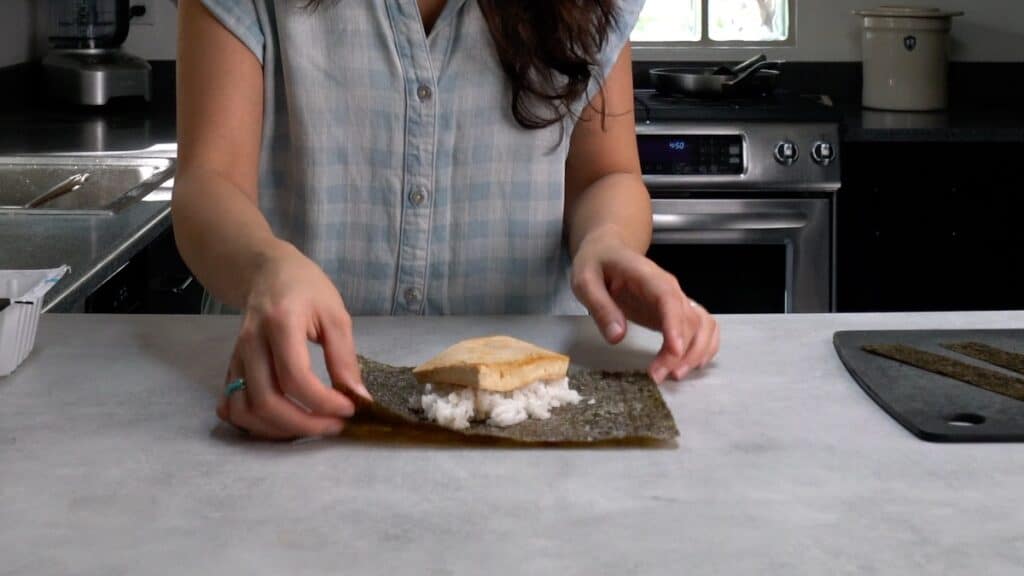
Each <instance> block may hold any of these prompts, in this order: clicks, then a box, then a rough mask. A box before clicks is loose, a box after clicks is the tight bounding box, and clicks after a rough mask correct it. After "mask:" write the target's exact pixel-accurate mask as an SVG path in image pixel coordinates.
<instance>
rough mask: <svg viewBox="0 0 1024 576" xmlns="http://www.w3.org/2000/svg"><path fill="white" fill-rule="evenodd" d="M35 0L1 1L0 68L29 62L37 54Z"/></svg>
mask: <svg viewBox="0 0 1024 576" xmlns="http://www.w3.org/2000/svg"><path fill="white" fill-rule="evenodd" d="M33 4H35V2H33V0H2V2H0V68H3V67H5V66H11V65H14V64H20V63H22V62H28V61H29V60H32V59H33V57H34V56H35V54H36V53H35V46H34V45H33V42H34V40H35V39H34V37H33V34H32V31H33V29H34V28H35V11H34V9H33Z"/></svg>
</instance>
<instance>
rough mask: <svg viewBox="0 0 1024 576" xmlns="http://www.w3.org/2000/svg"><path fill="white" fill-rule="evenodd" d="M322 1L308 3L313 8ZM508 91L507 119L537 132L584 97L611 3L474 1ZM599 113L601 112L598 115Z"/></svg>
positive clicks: (612, 16)
mask: <svg viewBox="0 0 1024 576" xmlns="http://www.w3.org/2000/svg"><path fill="white" fill-rule="evenodd" d="M324 1H325V0H309V2H308V3H307V7H309V8H313V9H315V8H316V7H318V6H319V5H320V4H322V3H323V2H324ZM476 2H477V3H478V4H479V5H480V11H481V12H483V15H484V19H485V20H486V21H487V27H488V28H489V29H490V31H491V37H492V38H493V39H494V45H495V47H496V48H497V52H498V60H499V61H500V62H501V67H502V70H504V72H505V76H506V77H507V78H508V81H509V84H510V86H511V88H512V103H511V106H512V115H513V116H514V117H515V119H516V122H518V123H519V125H520V126H522V127H524V128H527V129H530V130H537V129H541V128H547V127H549V126H552V125H554V124H558V123H559V122H561V121H562V120H563V119H565V117H566V116H568V115H569V114H570V113H572V106H573V104H575V103H576V102H577V101H578V100H579V99H580V98H582V97H584V96H585V95H586V91H587V88H588V86H590V83H591V81H592V80H593V79H594V75H595V72H596V70H597V65H598V55H599V54H600V53H601V50H602V49H603V48H604V47H605V44H606V43H607V42H608V35H609V33H610V31H611V29H612V27H613V26H615V24H616V21H617V17H618V13H617V11H616V0H476ZM602 113H603V111H602Z"/></svg>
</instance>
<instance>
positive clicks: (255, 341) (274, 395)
mask: <svg viewBox="0 0 1024 576" xmlns="http://www.w3.org/2000/svg"><path fill="white" fill-rule="evenodd" d="M240 350H241V356H242V364H243V371H244V374H245V382H246V388H245V390H244V391H240V392H236V393H235V394H233V395H232V401H234V396H238V395H241V394H242V393H243V392H244V394H245V399H246V402H245V403H244V404H242V405H241V406H240V408H241V409H242V412H241V413H236V412H235V409H236V404H235V403H233V402H229V409H230V412H231V421H232V422H233V423H234V424H236V425H238V426H241V427H242V428H245V429H247V430H249V431H250V432H252V433H254V434H258V435H261V436H263V435H265V436H267V437H271V438H298V437H303V436H333V435H337V434H339V433H341V430H342V428H344V425H345V422H344V420H342V419H341V418H340V417H338V416H326V415H319V414H313V413H310V412H306V411H305V410H303V409H302V408H299V407H298V406H297V405H296V404H295V403H294V402H292V401H291V400H289V399H288V398H287V397H285V396H284V394H283V393H282V391H281V390H279V389H278V388H277V386H275V385H274V369H273V366H272V360H271V358H272V356H271V351H270V348H269V346H268V345H267V344H266V343H265V342H264V341H263V340H262V339H260V338H256V337H243V341H242V343H241V344H240ZM321 386H322V385H321ZM325 390H326V389H325ZM300 401H301V400H300ZM253 423H256V424H257V425H258V426H255V427H254V426H253ZM268 431H269V433H268V434H265V432H268Z"/></svg>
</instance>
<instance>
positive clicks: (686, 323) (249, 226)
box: [173, 0, 718, 438]
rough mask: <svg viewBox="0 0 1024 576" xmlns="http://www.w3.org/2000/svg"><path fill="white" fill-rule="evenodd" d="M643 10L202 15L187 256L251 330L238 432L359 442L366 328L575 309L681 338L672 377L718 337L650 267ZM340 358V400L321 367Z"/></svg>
mask: <svg viewBox="0 0 1024 576" xmlns="http://www.w3.org/2000/svg"><path fill="white" fill-rule="evenodd" d="M642 4H643V2H642V0H589V1H587V2H579V1H578V0H545V1H544V2H535V1H531V0H359V1H355V0H319V1H317V0H314V1H313V2H309V3H307V1H306V0H301V1H300V0H294V1H292V0H276V1H274V0H182V1H181V2H180V6H179V8H180V10H179V14H180V16H179V17H180V26H179V35H180V36H179V57H178V70H179V81H178V87H179V88H178V89H179V99H178V106H179V134H178V138H179V166H180V168H179V171H178V176H177V179H176V187H175V194H174V200H173V217H174V226H175V230H176V235H177V238H178V243H179V247H180V249H181V252H182V254H183V256H184V257H185V259H186V261H187V262H188V263H189V265H190V267H191V268H192V269H193V271H194V272H195V273H196V275H197V276H198V277H199V279H200V280H201V281H202V282H203V284H204V285H205V286H206V287H207V289H208V290H209V292H210V296H211V299H210V303H209V306H208V308H209V309H210V310H216V309H218V308H222V307H225V306H226V307H231V308H234V309H238V310H240V311H241V312H242V313H243V314H244V321H243V326H242V329H241V332H240V334H239V337H238V341H237V345H236V348H235V352H234V354H233V356H232V358H231V361H230V367H229V379H230V380H235V379H238V378H244V385H242V386H236V387H235V388H233V390H235V389H238V390H237V392H236V393H233V394H231V395H230V396H226V397H225V399H224V400H223V401H222V402H221V404H220V405H219V406H218V410H217V411H218V414H219V415H220V417H221V418H223V419H224V420H226V421H229V422H231V423H232V424H234V425H236V426H238V427H240V428H243V429H245V430H247V431H249V432H250V433H252V434H254V435H257V436H260V437H266V438H294V437H300V436H314V435H330V434H337V433H339V432H340V431H341V430H342V428H343V426H344V423H345V419H346V418H348V417H349V416H351V415H352V414H353V412H354V410H355V407H354V404H353V402H352V397H353V395H362V396H366V395H367V392H366V389H365V388H364V387H363V385H362V382H361V378H360V374H359V369H358V365H357V362H356V358H355V347H354V343H353V337H352V330H351V316H352V315H369V314H395V315H398V314H417V315H418V314H496V313H505V314H530V313H532V314H537V313H545V314H572V313H584V312H586V311H589V312H590V314H591V315H592V316H593V318H594V321H595V322H596V323H597V326H598V328H599V329H600V330H601V332H602V334H603V335H604V337H605V338H606V339H607V340H608V342H610V343H613V344H614V343H617V342H619V341H621V340H622V338H623V337H624V336H625V334H626V329H627V321H632V322H635V323H637V324H640V325H643V326H646V327H649V328H651V329H654V330H658V331H660V332H661V333H662V334H663V336H664V344H663V346H662V348H661V350H660V351H659V352H658V354H657V355H656V356H655V358H653V359H652V361H651V364H650V374H651V376H652V378H654V380H656V381H658V382H661V381H662V380H665V379H666V378H673V379H680V378H683V377H684V376H685V375H686V374H687V373H688V372H690V371H691V370H694V369H697V368H700V367H703V366H704V365H705V364H706V363H707V362H709V361H710V359H711V358H712V357H713V356H714V355H715V353H716V352H717V350H718V326H717V323H716V322H715V320H714V319H713V318H712V317H711V316H710V315H709V314H708V313H707V311H706V310H705V309H704V308H703V307H701V306H700V305H699V304H697V303H695V302H693V301H691V300H690V299H689V298H687V297H686V295H685V294H684V293H683V291H682V289H681V288H680V286H679V284H678V282H677V281H676V279H675V278H674V277H673V276H672V275H670V274H668V273H667V272H665V271H664V270H662V269H660V268H659V267H658V266H656V265H655V264H654V263H653V262H651V261H650V260H649V259H647V258H646V257H645V253H646V251H647V248H648V245H649V243H650V240H651V204H650V198H649V195H648V193H647V190H646V188H645V187H644V185H643V182H642V180H641V176H640V164H639V159H638V155H637V149H636V135H635V132H634V117H633V114H632V96H633V94H632V71H631V60H630V48H629V44H628V37H629V32H630V30H631V29H632V27H633V24H634V23H635V22H636V18H637V16H638V14H639V11H640V9H641V7H642ZM307 340H312V341H316V342H318V343H319V344H320V345H321V346H322V348H323V352H324V356H325V360H326V364H327V368H328V372H329V373H330V376H331V379H332V381H333V383H334V384H335V388H329V387H326V386H324V384H323V383H322V382H320V381H319V379H318V378H317V377H316V375H315V374H313V372H312V370H311V369H310V358H309V355H308V352H307V347H306V343H307Z"/></svg>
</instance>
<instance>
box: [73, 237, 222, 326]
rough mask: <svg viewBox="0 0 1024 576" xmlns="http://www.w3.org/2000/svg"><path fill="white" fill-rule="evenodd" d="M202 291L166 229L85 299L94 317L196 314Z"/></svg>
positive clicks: (87, 310)
mask: <svg viewBox="0 0 1024 576" xmlns="http://www.w3.org/2000/svg"><path fill="white" fill-rule="evenodd" d="M202 298H203V288H202V286H200V285H199V282H198V281H196V280H195V279H194V278H193V276H192V273H191V272H190V271H189V269H188V267H187V266H186V265H185V263H184V262H183V261H182V259H181V256H180V255H179V254H178V250H177V247H176V246H175V243H174V231H173V229H167V230H166V231H164V232H163V233H161V234H160V235H159V236H157V237H156V239H155V240H154V241H153V242H152V243H150V244H149V245H148V246H146V247H145V248H143V249H142V250H140V251H139V253H138V254H137V255H136V256H135V257H133V258H132V259H131V260H129V261H128V262H127V263H126V264H125V265H124V266H122V267H121V268H120V269H119V270H118V271H117V272H115V273H114V274H112V275H111V276H110V278H108V279H107V280H106V281H104V282H103V283H102V284H101V285H100V286H99V288H97V289H96V290H95V291H94V292H93V293H92V294H90V295H89V296H88V297H87V298H86V299H85V312H86V313H94V314H197V313H199V312H200V309H201V305H202Z"/></svg>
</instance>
